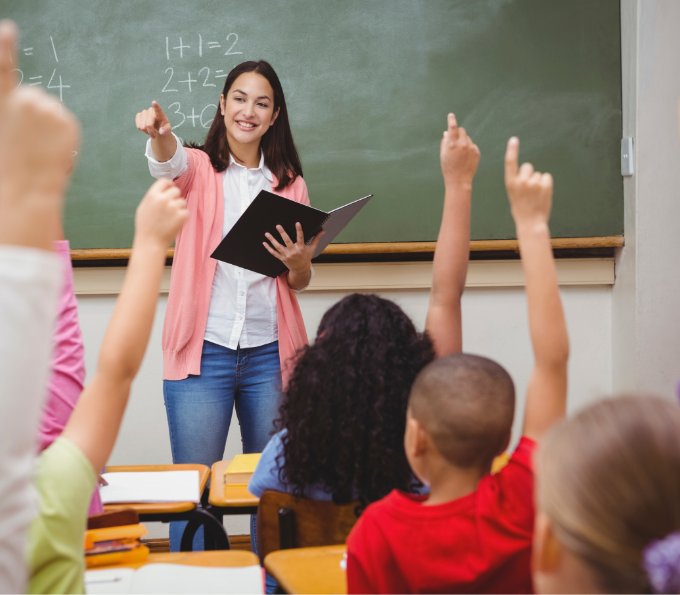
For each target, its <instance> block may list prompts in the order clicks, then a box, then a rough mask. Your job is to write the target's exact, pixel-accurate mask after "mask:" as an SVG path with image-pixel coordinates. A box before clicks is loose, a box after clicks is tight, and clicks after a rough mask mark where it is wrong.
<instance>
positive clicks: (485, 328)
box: [78, 285, 612, 537]
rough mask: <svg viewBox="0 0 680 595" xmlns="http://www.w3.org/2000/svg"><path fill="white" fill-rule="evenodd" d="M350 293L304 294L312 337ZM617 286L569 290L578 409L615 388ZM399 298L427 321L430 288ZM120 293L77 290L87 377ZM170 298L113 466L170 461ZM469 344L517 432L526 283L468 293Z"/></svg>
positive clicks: (156, 529)
mask: <svg viewBox="0 0 680 595" xmlns="http://www.w3.org/2000/svg"><path fill="white" fill-rule="evenodd" d="M347 293H348V292H335V291H314V292H311V291H310V292H307V293H303V294H301V295H300V306H301V308H302V312H303V316H304V319H305V325H306V326H307V329H308V331H309V334H310V336H311V337H313V336H314V335H315V333H316V328H317V326H318V324H319V321H320V320H321V316H322V315H323V313H324V312H325V311H326V310H327V309H328V308H329V307H330V306H331V305H332V304H334V303H335V302H336V301H338V300H339V299H341V298H342V297H343V296H344V295H346V294H347ZM611 293H612V290H611V286H608V285H602V286H574V287H563V288H562V297H563V299H564V306H565V311H566V316H567V322H568V325H569V333H570V338H571V345H572V358H571V362H570V387H569V400H570V401H569V406H570V409H576V408H578V407H581V406H583V405H584V404H586V403H589V402H591V401H593V400H594V399H597V398H598V397H599V396H601V395H603V394H606V393H608V392H609V391H610V389H611V381H610V379H611V349H610V337H611ZM381 295H383V296H384V297H386V298H389V299H393V300H394V301H396V302H397V303H398V304H399V305H400V306H401V307H402V308H403V309H404V310H405V311H406V313H407V314H408V315H409V316H411V318H412V319H413V320H414V322H415V324H416V325H417V327H418V328H419V329H422V328H423V327H424V324H425V315H426V312H427V305H428V302H429V291H428V290H426V289H416V290H394V291H383V292H381ZM115 299H116V296H115V295H101V296H99V295H79V296H78V308H79V314H80V323H81V327H82V329H83V335H84V341H85V357H86V365H87V372H88V376H89V375H91V374H92V372H93V371H94V369H95V366H96V358H97V354H98V352H99V347H100V345H101V341H102V339H103V337H104V332H105V330H106V326H107V324H108V321H109V319H110V317H111V314H112V312H113V307H114V304H115ZM166 304H167V295H162V296H161V297H160V299H159V302H158V310H157V315H156V320H155V323H154V328H153V333H152V336H151V341H150V345H149V348H148V350H147V353H146V357H145V358H144V362H143V364H142V368H141V370H140V373H139V376H138V377H137V379H136V380H135V383H134V385H133V387H132V395H131V398H130V404H129V406H128V409H127V412H126V414H125V419H124V421H123V427H122V429H121V432H120V435H119V437H118V442H117V443H116V447H115V449H114V452H113V454H112V456H111V459H110V464H112V465H116V464H140V465H141V464H162V463H171V462H172V457H171V454H170V440H169V437H168V426H167V421H166V417H165V408H164V405H163V387H162V382H161V378H162V354H161V331H162V326H163V316H164V314H165V307H166ZM463 332H464V347H465V349H466V350H467V351H470V352H472V353H478V354H482V355H486V356H489V357H492V358H494V359H496V360H497V361H499V362H500V363H501V364H503V365H504V366H505V367H506V368H507V369H508V370H509V371H510V372H511V374H512V376H513V378H514V380H515V383H516V387H517V393H518V396H519V407H518V411H517V421H516V423H515V435H517V432H518V431H519V423H520V421H519V420H521V415H522V411H523V401H524V398H523V396H524V391H525V389H526V384H527V381H528V379H529V374H530V372H531V366H532V355H531V346H530V342H529V335H528V326H527V313H526V300H525V295H524V290H523V289H522V288H521V287H516V288H515V287H513V288H504V287H497V288H473V289H468V290H466V292H465V295H464V297H463ZM240 447H241V445H240V435H239V431H238V425H237V424H236V423H235V416H234V420H233V422H232V428H231V431H230V435H229V440H228V443H227V448H226V451H225V457H226V458H230V457H231V456H233V455H234V454H237V453H239V452H241V451H240ZM225 524H226V527H227V530H228V531H229V532H230V533H232V534H246V533H248V531H249V526H248V520H247V518H246V517H232V518H229V517H226V522H225ZM149 529H150V533H151V535H152V536H156V537H161V536H165V535H167V528H166V527H165V526H161V525H160V524H158V523H154V525H153V526H152V525H150V526H149Z"/></svg>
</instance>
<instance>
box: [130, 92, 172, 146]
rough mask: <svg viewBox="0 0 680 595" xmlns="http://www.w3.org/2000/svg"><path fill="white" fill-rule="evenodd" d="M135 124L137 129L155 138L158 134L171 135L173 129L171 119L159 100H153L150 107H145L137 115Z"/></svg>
mask: <svg viewBox="0 0 680 595" xmlns="http://www.w3.org/2000/svg"><path fill="white" fill-rule="evenodd" d="M135 124H136V125H137V130H141V131H142V132H143V133H144V134H148V135H149V136H150V137H151V138H154V139H155V138H156V135H158V134H160V135H161V136H165V135H169V134H170V130H171V129H172V126H170V120H168V117H167V116H166V115H165V112H164V111H163V108H162V107H161V106H160V105H158V102H157V101H152V102H151V107H150V108H149V109H145V110H143V111H141V112H139V113H138V114H137V115H136V116H135Z"/></svg>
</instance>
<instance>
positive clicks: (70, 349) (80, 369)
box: [40, 240, 85, 450]
mask: <svg viewBox="0 0 680 595" xmlns="http://www.w3.org/2000/svg"><path fill="white" fill-rule="evenodd" d="M54 249H55V252H56V254H57V255H58V256H59V258H60V260H61V262H62V267H63V278H64V285H63V288H62V291H61V297H60V298H59V306H58V310H57V320H56V323H55V325H56V326H55V329H54V334H53V337H52V342H53V343H52V345H53V355H52V374H51V376H50V383H49V387H48V393H47V400H46V402H45V407H44V410H43V416H42V421H41V424H40V449H41V450H44V449H45V448H47V447H48V446H49V445H50V444H52V442H54V440H55V439H56V438H57V437H58V436H59V435H60V434H61V432H62V431H63V429H64V427H65V426H66V422H67V421H68V418H69V417H70V416H71V412H72V411H73V408H74V407H75V404H76V402H77V401H78V397H80V393H81V392H82V390H83V383H84V382H85V360H84V350H83V336H82V333H81V332H80V326H79V324H78V304H77V303H76V296H75V295H74V293H73V269H72V268H71V255H70V251H69V243H68V241H67V240H62V241H59V242H55V243H54Z"/></svg>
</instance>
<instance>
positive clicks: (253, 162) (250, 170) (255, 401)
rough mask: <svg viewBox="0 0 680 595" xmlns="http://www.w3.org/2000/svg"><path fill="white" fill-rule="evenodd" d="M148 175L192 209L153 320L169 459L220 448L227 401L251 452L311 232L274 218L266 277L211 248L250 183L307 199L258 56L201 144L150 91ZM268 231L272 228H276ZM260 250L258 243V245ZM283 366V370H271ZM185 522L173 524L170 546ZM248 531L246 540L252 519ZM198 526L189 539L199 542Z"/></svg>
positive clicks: (295, 310)
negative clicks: (188, 137)
mask: <svg viewBox="0 0 680 595" xmlns="http://www.w3.org/2000/svg"><path fill="white" fill-rule="evenodd" d="M136 124H137V128H138V129H139V130H141V131H142V132H144V133H145V134H147V135H148V136H149V137H150V139H149V141H148V143H147V149H146V157H147V159H148V161H149V170H150V171H151V175H153V176H154V177H156V178H160V177H169V178H172V179H174V180H175V183H176V184H177V185H178V186H179V188H180V189H181V191H182V194H183V196H184V197H185V199H186V201H187V208H188V209H189V211H190V213H191V217H190V219H189V221H188V222H187V225H186V226H185V228H184V229H183V230H182V231H181V233H180V234H179V235H178V237H177V241H176V247H175V256H174V260H173V270H172V276H171V281H170V294H169V298H168V306H167V312H166V317H165V325H164V328H163V368H164V371H163V378H164V380H163V394H164V398H165V407H166V412H167V416H168V425H169V427H170V443H171V447H172V457H173V462H174V463H201V464H204V465H208V466H211V465H212V464H213V463H215V462H216V461H219V460H221V459H222V455H223V453H224V448H225V444H226V440H227V433H228V431H229V424H230V422H231V416H232V411H233V409H234V406H235V407H236V414H237V416H238V419H239V423H240V424H241V434H242V436H243V452H244V453H257V452H262V450H263V449H264V447H265V445H266V444H267V442H268V440H269V438H270V436H271V434H272V433H273V421H274V417H275V416H276V413H277V410H278V405H279V397H280V395H281V390H282V387H283V386H284V385H285V384H286V382H287V368H286V364H287V362H288V360H289V359H290V358H291V357H292V356H293V355H294V354H295V353H296V351H297V350H298V349H300V348H302V347H303V346H304V345H305V344H306V343H307V335H306V332H305V328H304V323H303V321H302V315H301V313H300V308H299V306H298V303H297V299H296V297H295V293H297V292H299V291H302V290H303V289H305V288H306V287H307V285H308V284H309V282H310V280H311V278H312V275H313V270H312V267H311V258H312V254H313V253H314V250H315V249H316V245H317V244H318V241H319V239H320V237H321V234H319V235H318V236H317V237H316V238H315V239H314V240H313V241H311V242H310V243H309V245H305V243H304V238H303V235H302V229H301V228H300V226H299V225H298V237H297V238H296V241H295V242H294V241H293V240H291V239H290V238H289V237H288V235H287V234H286V233H285V231H283V228H278V231H279V233H276V231H275V230H273V229H272V230H271V231H272V233H276V236H277V237H275V236H273V235H272V234H269V233H268V234H266V239H268V240H269V242H271V244H269V243H266V242H264V240H265V238H264V237H263V238H262V240H263V243H264V244H265V247H266V249H267V250H269V252H271V253H272V254H273V255H274V256H276V257H277V258H279V259H280V260H281V261H282V262H283V263H284V264H285V265H286V267H287V268H288V271H286V272H285V273H284V274H283V275H281V276H280V277H279V278H277V279H271V278H269V277H265V276H263V275H259V274H257V273H254V272H252V271H248V270H245V269H242V268H238V267H235V266H233V265H230V264H227V263H224V262H218V261H216V260H214V259H212V258H210V254H211V253H212V252H213V250H214V249H215V247H216V246H217V245H218V244H219V243H220V241H221V240H222V238H224V236H225V235H226V234H227V233H228V232H229V230H230V229H231V227H232V226H233V225H234V223H236V221H237V220H238V218H239V217H240V216H241V215H242V214H243V212H244V211H245V210H246V208H247V207H248V206H249V205H250V203H251V202H252V201H253V200H254V198H255V197H256V196H257V194H258V193H259V192H260V191H261V190H270V191H271V192H275V193H277V194H280V195H282V196H285V197H286V198H289V199H291V200H295V201H297V202H301V203H303V204H307V205H308V204H309V196H308V194H307V186H306V184H305V182H304V180H303V179H302V166H301V165H300V158H299V157H298V153H297V149H296V148H295V143H294V142H293V135H292V133H291V130H290V124H289V122H288V110H287V108H286V100H285V97H284V94H283V89H282V87H281V83H280V82H279V78H278V76H277V75H276V73H275V72H274V69H273V68H272V67H271V66H270V65H269V64H268V63H267V62H265V61H259V62H244V63H243V64H240V65H239V66H237V67H236V68H234V69H233V70H232V71H231V72H230V73H229V75H228V77H227V79H226V81H225V85H224V89H223V91H222V94H221V95H220V99H219V106H218V108H217V111H216V113H215V117H214V120H213V123H212V125H211V127H210V130H209V131H208V134H207V136H206V139H205V141H204V143H203V144H202V145H198V144H195V143H194V144H191V145H189V146H187V147H184V146H182V144H181V143H180V142H179V141H178V139H177V137H176V136H175V135H174V134H173V133H172V131H171V125H170V122H169V120H168V118H167V116H166V115H165V113H164V112H163V109H162V108H161V106H160V105H159V104H158V103H157V102H155V101H154V102H153V103H152V106H151V107H150V108H149V109H147V110H144V111H142V112H140V113H138V114H137V116H136ZM277 238H278V239H277ZM263 249H264V248H263ZM282 370H283V373H282ZM183 525H184V523H172V524H171V527H170V547H171V549H172V550H173V551H174V550H178V549H179V543H180V538H181V532H182V531H183ZM251 535H252V539H253V546H254V547H255V545H256V537H255V528H254V522H253V523H252V529H251ZM202 543H203V539H202V535H201V534H200V532H199V534H197V535H196V538H195V541H194V549H202Z"/></svg>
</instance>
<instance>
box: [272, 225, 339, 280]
mask: <svg viewBox="0 0 680 595" xmlns="http://www.w3.org/2000/svg"><path fill="white" fill-rule="evenodd" d="M276 229H277V231H278V232H279V234H280V235H281V239H282V240H283V244H281V243H280V242H278V241H276V239H275V238H274V236H272V234H270V233H266V234H264V235H265V236H266V237H267V239H268V240H269V241H270V242H271V244H272V245H271V246H270V245H269V244H267V242H262V243H263V244H264V247H265V248H266V249H267V251H268V252H269V254H271V255H272V256H275V257H276V258H278V259H279V260H280V261H281V262H282V263H283V264H285V265H286V267H287V268H288V270H289V271H291V272H292V273H297V274H306V273H307V272H308V271H309V269H310V267H311V264H312V256H313V255H314V251H315V250H316V247H317V246H318V245H319V241H320V240H321V238H322V236H323V235H324V234H325V233H326V232H325V231H321V232H319V233H318V234H316V236H314V239H313V240H312V241H311V242H309V244H305V236H304V234H303V233H302V225H300V224H299V223H296V224H295V229H296V231H297V241H296V242H295V243H293V241H292V240H291V239H290V237H289V236H288V234H287V233H286V231H285V230H284V229H283V227H281V226H280V225H277V226H276ZM272 246H273V248H272Z"/></svg>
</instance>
